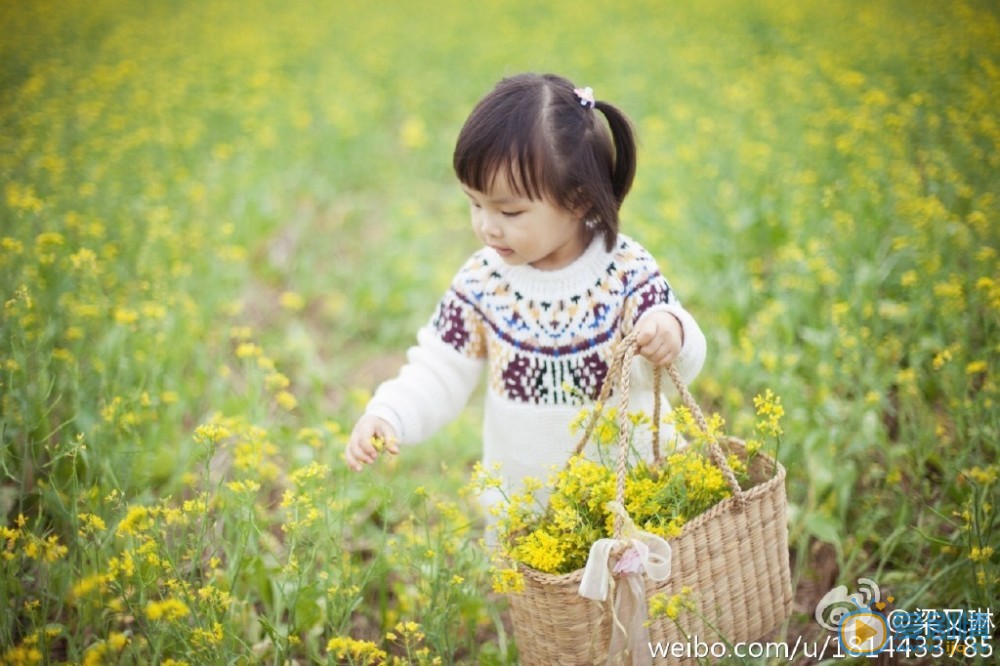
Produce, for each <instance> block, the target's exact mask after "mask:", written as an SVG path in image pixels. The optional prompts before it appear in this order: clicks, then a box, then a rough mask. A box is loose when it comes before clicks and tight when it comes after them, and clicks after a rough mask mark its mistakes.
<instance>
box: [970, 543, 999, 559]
mask: <svg viewBox="0 0 1000 666" xmlns="http://www.w3.org/2000/svg"><path fill="white" fill-rule="evenodd" d="M991 557H993V546H983V547H982V548H980V547H979V546H973V547H972V548H971V549H970V550H969V559H970V560H972V561H973V562H985V561H987V560H988V559H990V558H991Z"/></svg>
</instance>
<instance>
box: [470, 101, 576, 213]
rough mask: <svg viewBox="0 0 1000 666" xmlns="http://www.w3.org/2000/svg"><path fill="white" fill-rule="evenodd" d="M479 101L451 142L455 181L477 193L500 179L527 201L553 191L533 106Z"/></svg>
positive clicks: (551, 173) (517, 102) (537, 116)
mask: <svg viewBox="0 0 1000 666" xmlns="http://www.w3.org/2000/svg"><path fill="white" fill-rule="evenodd" d="M484 102H487V100H483V102H481V103H480V104H479V105H478V106H477V107H476V109H474V110H473V112H472V114H471V115H470V116H469V119H468V120H467V121H466V123H465V126H464V127H463V128H462V131H461V133H460V134H459V135H458V141H457V142H456V144H455V154H454V158H453V167H454V169H455V175H456V176H457V177H458V179H459V181H461V182H462V183H464V184H466V185H468V186H469V187H472V188H473V189H476V190H478V191H480V192H489V191H491V190H492V189H493V187H494V186H495V185H496V184H497V183H506V184H507V185H508V186H509V187H510V189H511V190H513V191H514V192H515V193H517V195H518V196H524V197H527V198H529V199H532V200H538V199H542V198H543V194H544V193H552V192H558V191H559V189H558V188H557V187H553V185H554V183H553V182H551V180H552V178H553V176H555V173H554V171H555V170H554V169H553V168H552V167H551V166H550V165H549V164H548V163H547V161H546V159H545V157H546V156H547V155H548V154H549V153H550V152H551V150H550V149H549V148H550V147H549V146H546V145H545V142H544V140H543V139H542V137H543V132H542V131H541V130H542V128H541V127H540V126H539V125H540V123H539V121H538V118H539V113H538V108H537V104H532V103H530V102H529V103H525V100H524V99H514V98H512V97H509V98H506V99H504V98H502V97H501V98H500V99H492V100H489V103H484Z"/></svg>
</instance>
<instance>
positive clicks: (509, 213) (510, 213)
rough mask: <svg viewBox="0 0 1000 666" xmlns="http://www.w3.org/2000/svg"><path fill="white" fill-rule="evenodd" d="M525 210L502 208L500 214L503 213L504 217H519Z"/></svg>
mask: <svg viewBox="0 0 1000 666" xmlns="http://www.w3.org/2000/svg"><path fill="white" fill-rule="evenodd" d="M523 212H524V211H521V210H502V211H500V214H501V215H503V216H504V217H517V216H518V215H520V214H521V213H523Z"/></svg>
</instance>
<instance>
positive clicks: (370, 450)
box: [344, 416, 399, 472]
mask: <svg viewBox="0 0 1000 666" xmlns="http://www.w3.org/2000/svg"><path fill="white" fill-rule="evenodd" d="M397 442H398V440H397V438H396V431H395V430H393V428H392V426H391V425H389V423H388V422H387V421H385V420H384V419H380V418H379V417H377V416H362V417H361V418H360V419H358V422H357V423H356V424H355V425H354V430H353V431H351V438H350V439H349V440H347V448H346V449H345V450H344V460H346V461H347V466H348V467H350V468H351V469H353V470H354V471H355V472H360V471H361V468H362V467H363V466H364V465H369V464H371V463H373V462H375V459H376V458H378V456H379V453H381V452H382V451H388V452H389V453H391V454H392V455H396V454H397V453H399V445H398V443H397Z"/></svg>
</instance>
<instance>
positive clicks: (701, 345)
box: [664, 303, 707, 384]
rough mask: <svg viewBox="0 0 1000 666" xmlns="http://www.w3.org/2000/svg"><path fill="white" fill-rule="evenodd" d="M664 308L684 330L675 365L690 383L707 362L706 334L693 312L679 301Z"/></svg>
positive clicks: (686, 381) (686, 382) (682, 376)
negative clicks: (692, 314)
mask: <svg viewBox="0 0 1000 666" xmlns="http://www.w3.org/2000/svg"><path fill="white" fill-rule="evenodd" d="M664 310H665V311H666V312H668V313H670V314H672V315H673V316H674V317H676V318H677V321H679V322H680V324H681V329H682V330H683V331H684V344H683V346H682V347H681V353H680V354H678V355H677V358H676V359H674V367H676V368H677V372H678V373H680V376H681V378H682V379H683V380H684V383H685V384H690V383H691V382H692V381H694V378H695V377H697V376H698V373H699V372H701V368H702V366H703V365H704V364H705V353H706V351H707V350H706V347H707V345H706V342H705V334H704V333H702V331H701V327H700V326H698V322H696V321H695V319H694V317H692V316H691V313H690V312H688V311H687V310H685V309H684V308H683V307H682V306H681V305H680V304H679V303H670V304H669V305H667V306H666V307H665V308H664Z"/></svg>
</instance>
